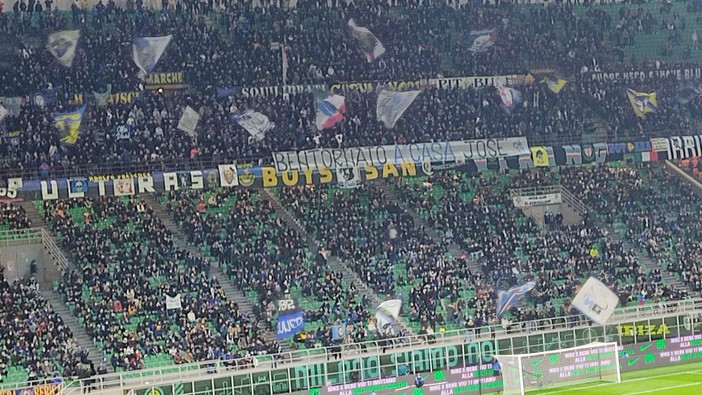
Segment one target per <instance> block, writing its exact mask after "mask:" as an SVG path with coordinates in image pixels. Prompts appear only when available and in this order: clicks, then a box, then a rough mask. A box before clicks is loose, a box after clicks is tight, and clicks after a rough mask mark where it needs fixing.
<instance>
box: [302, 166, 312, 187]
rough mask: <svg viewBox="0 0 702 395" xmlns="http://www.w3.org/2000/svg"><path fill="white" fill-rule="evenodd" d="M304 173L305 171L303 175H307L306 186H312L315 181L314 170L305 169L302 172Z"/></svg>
mask: <svg viewBox="0 0 702 395" xmlns="http://www.w3.org/2000/svg"><path fill="white" fill-rule="evenodd" d="M302 171H303V173H304V174H305V184H306V185H312V182H313V181H314V180H313V179H312V169H310V168H305V169H304V170H302Z"/></svg>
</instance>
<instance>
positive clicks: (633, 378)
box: [529, 362, 702, 395]
mask: <svg viewBox="0 0 702 395" xmlns="http://www.w3.org/2000/svg"><path fill="white" fill-rule="evenodd" d="M529 394H568V395H603V394H606V395H649V394H650V395H655V394H667V395H698V394H702V362H698V363H693V364H676V365H673V366H667V367H664V368H656V369H646V370H638V371H635V372H629V373H624V374H622V383H621V384H610V383H601V382H600V383H589V384H583V385H577V386H572V387H560V388H554V389H550V390H541V391H533V392H532V391H530V392H529Z"/></svg>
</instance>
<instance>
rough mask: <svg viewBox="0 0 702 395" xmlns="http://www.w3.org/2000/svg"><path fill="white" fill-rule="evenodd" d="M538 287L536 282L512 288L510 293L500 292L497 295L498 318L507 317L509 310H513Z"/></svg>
mask: <svg viewBox="0 0 702 395" xmlns="http://www.w3.org/2000/svg"><path fill="white" fill-rule="evenodd" d="M535 286H536V282H534V281H529V282H528V283H526V284H524V285H520V286H518V287H512V288H510V289H509V290H508V291H506V292H505V291H500V292H499V293H498V294H497V316H498V317H499V318H502V316H503V315H505V313H506V312H508V311H509V309H511V308H512V306H514V305H515V304H517V302H519V301H520V300H522V298H523V297H524V295H526V294H527V293H528V292H529V291H531V290H532V289H534V287H535Z"/></svg>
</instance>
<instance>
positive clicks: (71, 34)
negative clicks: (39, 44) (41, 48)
mask: <svg viewBox="0 0 702 395" xmlns="http://www.w3.org/2000/svg"><path fill="white" fill-rule="evenodd" d="M79 38H80V30H64V31H61V32H56V33H51V34H49V37H48V39H47V40H46V49H48V50H49V52H50V53H51V54H52V55H54V57H55V58H56V60H58V61H59V63H61V64H62V65H64V66H66V67H71V65H72V64H73V58H75V56H76V47H77V46H78V39H79Z"/></svg>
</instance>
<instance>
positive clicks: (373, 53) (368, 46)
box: [349, 19, 385, 63]
mask: <svg viewBox="0 0 702 395" xmlns="http://www.w3.org/2000/svg"><path fill="white" fill-rule="evenodd" d="M349 27H350V28H351V34H352V35H353V37H354V38H355V39H356V41H358V43H359V44H360V45H361V48H362V49H363V53H364V54H365V55H366V60H368V63H370V62H372V61H374V60H376V59H378V57H380V55H382V54H384V53H385V47H383V43H381V42H380V40H378V38H377V37H376V36H375V35H374V34H373V33H371V31H370V30H368V29H367V28H365V27H362V26H358V25H356V22H354V21H353V19H351V20H349Z"/></svg>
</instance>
